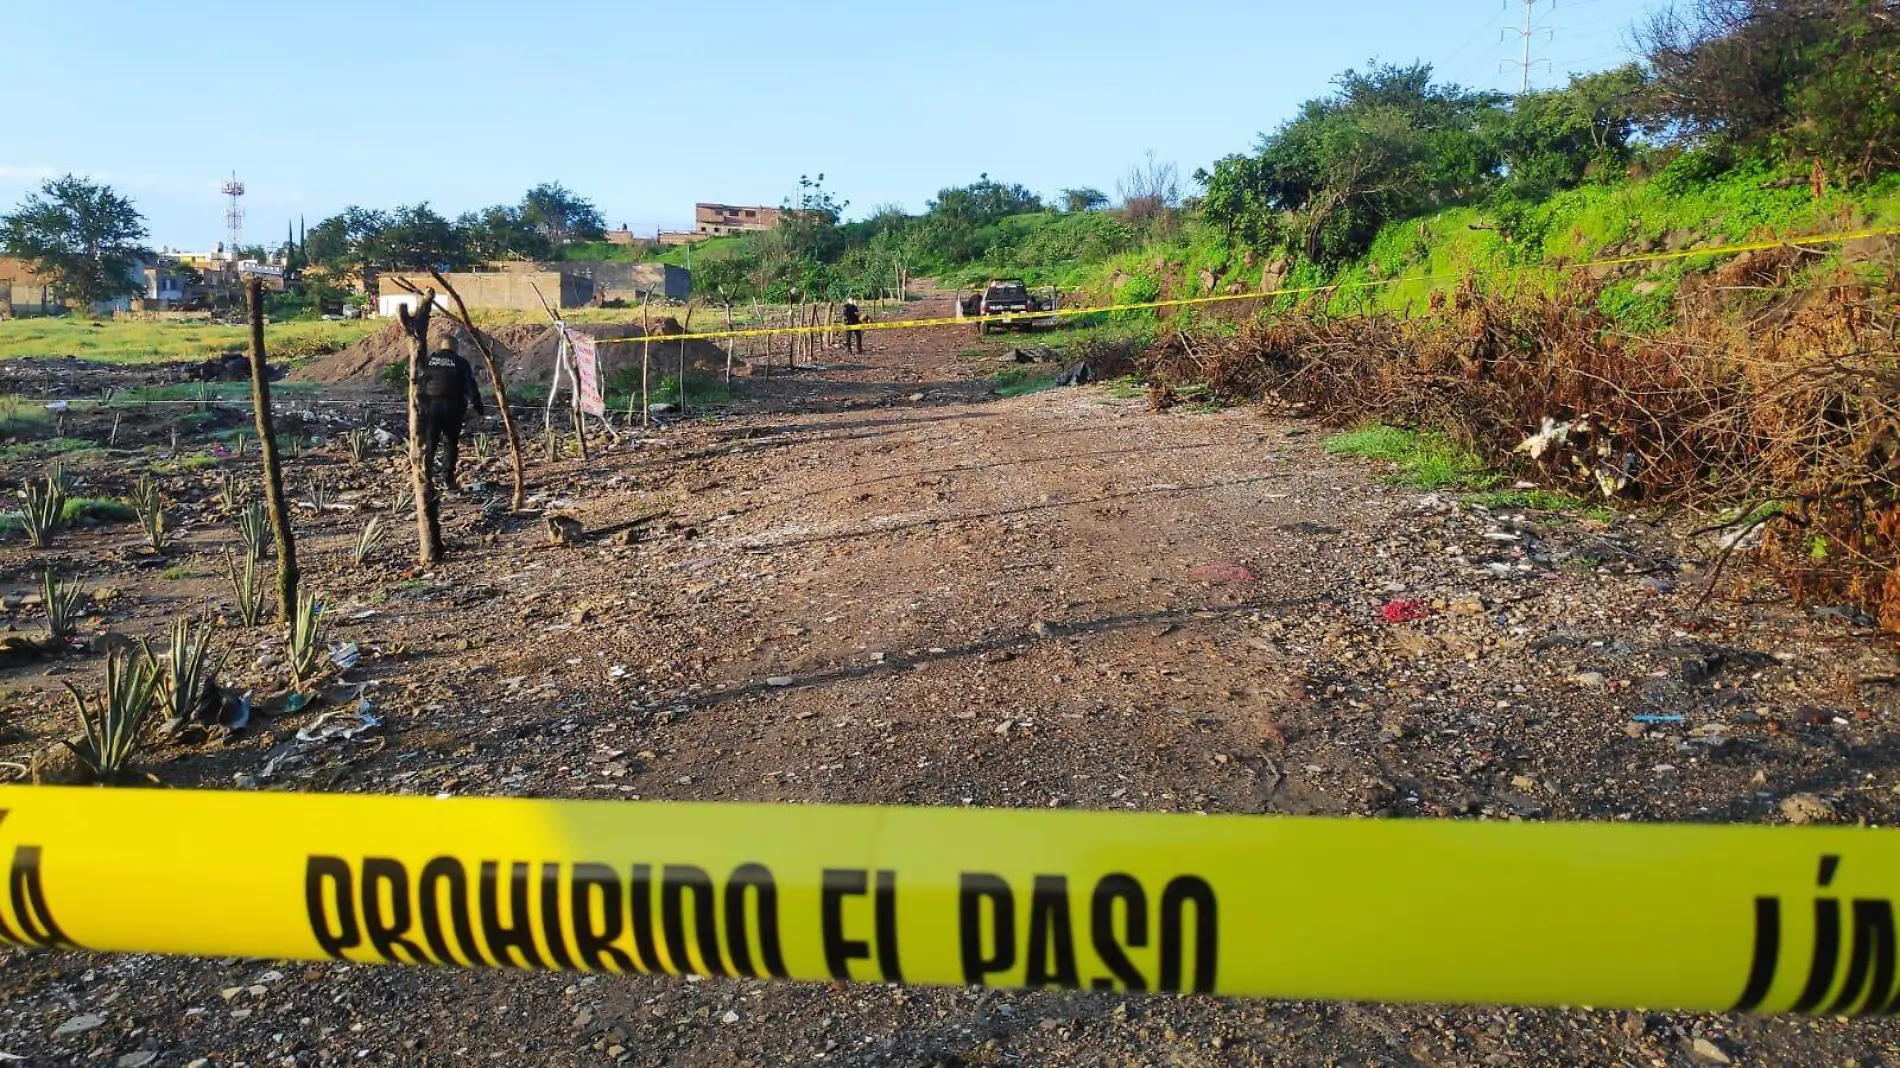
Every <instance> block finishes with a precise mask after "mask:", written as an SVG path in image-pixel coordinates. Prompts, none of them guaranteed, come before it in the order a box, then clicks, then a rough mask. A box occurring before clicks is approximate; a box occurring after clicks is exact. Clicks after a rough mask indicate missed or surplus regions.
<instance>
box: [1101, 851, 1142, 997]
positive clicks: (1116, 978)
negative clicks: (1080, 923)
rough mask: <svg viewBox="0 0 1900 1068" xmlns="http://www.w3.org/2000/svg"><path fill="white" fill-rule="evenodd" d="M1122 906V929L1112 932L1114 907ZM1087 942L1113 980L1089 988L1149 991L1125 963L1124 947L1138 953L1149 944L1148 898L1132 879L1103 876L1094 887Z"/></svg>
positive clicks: (1138, 973) (1132, 966)
mask: <svg viewBox="0 0 1900 1068" xmlns="http://www.w3.org/2000/svg"><path fill="white" fill-rule="evenodd" d="M1116 902H1120V903H1121V907H1122V916H1123V920H1122V927H1121V930H1120V931H1117V930H1116V928H1115V904H1116ZM1089 942H1090V944H1091V945H1093V946H1094V947H1095V955H1096V956H1097V957H1099V958H1101V961H1102V964H1103V965H1104V966H1106V967H1107V968H1108V970H1109V974H1110V975H1111V976H1113V978H1109V979H1096V980H1095V981H1094V982H1092V983H1090V984H1089V985H1090V986H1091V987H1093V988H1095V989H1096V990H1114V989H1116V984H1117V983H1120V984H1121V989H1123V990H1133V991H1140V990H1146V989H1148V981H1147V979H1146V978H1145V977H1143V976H1142V974H1141V969H1139V968H1137V967H1135V964H1134V962H1133V961H1131V960H1129V959H1128V954H1127V953H1126V952H1125V951H1124V949H1123V947H1124V946H1129V947H1133V948H1135V949H1141V948H1143V947H1145V946H1146V945H1147V944H1148V895H1147V894H1146V893H1145V892H1143V890H1142V888H1141V883H1139V882H1137V881H1136V880H1135V878H1134V877H1133V876H1131V875H1122V874H1115V875H1106V876H1103V877H1102V881H1101V882H1099V883H1096V884H1095V894H1094V897H1093V900H1091V901H1090V903H1089Z"/></svg>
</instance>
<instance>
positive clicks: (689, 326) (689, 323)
mask: <svg viewBox="0 0 1900 1068" xmlns="http://www.w3.org/2000/svg"><path fill="white" fill-rule="evenodd" d="M692 332H693V302H692V301H690V300H689V301H687V302H686V321H685V322H683V323H681V324H680V333H682V334H690V333H692ZM685 417H686V339H685V338H681V339H680V418H682V419H683V418H685Z"/></svg>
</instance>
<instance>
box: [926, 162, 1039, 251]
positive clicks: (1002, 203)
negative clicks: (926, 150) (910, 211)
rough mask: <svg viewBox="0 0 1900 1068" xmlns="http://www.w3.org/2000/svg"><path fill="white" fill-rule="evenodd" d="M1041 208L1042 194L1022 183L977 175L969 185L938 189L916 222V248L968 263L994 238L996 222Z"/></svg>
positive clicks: (995, 235)
mask: <svg viewBox="0 0 1900 1068" xmlns="http://www.w3.org/2000/svg"><path fill="white" fill-rule="evenodd" d="M1041 210H1042V200H1041V198H1039V197H1037V196H1036V194H1034V193H1032V192H1030V191H1029V190H1028V189H1026V188H1024V187H1023V186H1021V185H1016V184H1009V185H1005V184H1003V183H1002V182H997V181H994V180H992V179H991V178H990V176H989V175H987V174H984V175H980V176H978V178H977V180H976V181H974V182H972V183H970V184H969V185H966V186H958V187H955V188H951V189H943V190H940V191H939V192H938V193H937V199H935V200H933V201H931V202H930V208H929V210H928V211H927V212H925V214H924V217H923V218H922V219H921V220H919V222H918V223H917V239H918V248H919V251H920V252H922V253H924V255H926V256H929V257H931V258H933V259H936V260H938V261H939V262H942V263H946V264H949V263H970V262H972V261H974V260H976V259H977V258H978V257H979V256H982V255H983V254H984V252H985V251H986V250H988V248H989V246H990V245H991V244H992V243H993V242H994V240H995V239H996V237H997V236H998V235H997V234H996V232H995V231H994V229H993V227H994V226H995V225H996V224H997V223H999V222H1001V221H1002V220H1004V219H1006V218H1008V217H1010V216H1011V215H1023V214H1028V213H1031V212H1038V211H1041Z"/></svg>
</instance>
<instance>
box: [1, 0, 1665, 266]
mask: <svg viewBox="0 0 1900 1068" xmlns="http://www.w3.org/2000/svg"><path fill="white" fill-rule="evenodd" d="M1655 2H1656V0H1558V2H1557V3H1555V4H1552V3H1550V2H1549V0H1543V2H1540V3H1539V4H1538V5H1537V7H1536V12H1535V20H1536V25H1537V26H1538V27H1539V31H1538V33H1537V35H1536V37H1535V40H1534V50H1535V54H1536V55H1537V56H1538V57H1539V58H1540V59H1547V60H1549V61H1550V62H1549V63H1548V64H1540V65H1539V66H1538V67H1537V69H1536V70H1535V71H1534V73H1533V81H1534V82H1535V83H1536V84H1540V85H1546V84H1551V83H1552V82H1553V81H1560V80H1562V78H1563V77H1564V76H1565V75H1566V74H1567V73H1568V72H1570V71H1577V70H1593V69H1598V68H1601V67H1605V66H1612V65H1614V64H1616V63H1618V62H1621V61H1622V60H1623V59H1625V58H1627V56H1628V53H1627V47H1626V41H1627V32H1626V31H1627V27H1628V26H1629V25H1630V23H1631V22H1632V21H1633V20H1634V19H1635V18H1636V17H1637V16H1638V15H1639V14H1640V13H1641V12H1642V11H1643V10H1644V9H1645V8H1648V7H1652V6H1654V4H1655ZM159 11H167V12H170V14H169V15H168V16H167V17H163V18H155V17H153V15H154V13H155V12H159ZM557 11H558V12H560V15H559V16H558V17H557V15H556V14H555V12H557ZM1522 18H1523V8H1522V4H1521V2H1509V3H1507V2H1506V0H1439V2H1433V3H1421V2H1415V0H1329V2H1317V3H1316V2H1312V0H1301V2H1298V3H1290V2H1286V0H1252V2H1244V0H1230V2H1228V3H1217V2H1203V0H1171V2H1161V3H1155V2H1147V3H1139V2H1129V0H1099V2H1093V3H1062V4H1056V3H1037V2H1035V0H1024V2H1023V3H1020V4H1016V5H1010V4H1006V3H1005V4H998V3H994V2H977V3H966V4H950V5H927V6H926V5H915V4H908V3H904V2H902V0H895V2H893V0H883V2H879V3H868V2H855V0H853V2H807V3H786V2H780V3H769V2H763V0H676V2H674V3H669V4H657V3H645V2H631V0H622V2H609V0H568V2H566V3H562V4H558V5H552V4H550V5H542V4H530V3H523V2H521V0H512V2H498V0H464V2H461V3H444V2H437V0H417V2H414V3H408V4H396V5H391V4H389V3H387V2H377V3H367V2H359V0H332V2H329V3H321V4H275V3H267V4H251V5H224V4H206V5H187V7H185V8H176V7H173V8H164V7H162V6H161V7H153V6H152V5H151V4H149V3H138V4H132V3H119V2H117V0H114V2H111V3H96V2H95V3H66V4H48V3H42V2H37V0H0V25H4V26H6V27H7V34H6V37H5V38H4V39H0V100H9V101H13V102H14V104H15V107H14V108H12V109H11V110H10V114H9V117H8V119H7V121H6V123H5V126H4V132H0V209H7V208H10V207H11V206H12V205H14V204H16V203H18V202H19V200H20V198H21V197H22V196H23V195H25V194H26V193H27V192H28V191H29V190H30V189H31V188H32V187H33V186H34V185H36V184H37V182H38V181H39V180H40V179H42V178H44V177H47V176H50V175H56V174H61V173H65V172H67V171H72V172H75V173H79V174H89V175H92V176H94V177H95V178H98V179H100V180H103V181H108V182H110V183H112V184H113V185H114V186H115V187H117V188H118V189H119V190H120V191H121V192H124V193H126V194H128V195H129V196H131V197H132V198H133V199H134V200H135V201H136V202H137V203H138V206H139V208H140V210H142V211H143V212H145V214H146V216H147V219H148V221H149V224H150V226H151V230H152V242H153V243H154V244H157V245H170V246H175V247H192V248H197V247H209V246H210V245H211V244H212V243H214V242H215V241H217V240H218V239H219V238H220V237H221V236H222V234H223V221H222V201H221V199H220V198H219V196H218V185H219V183H220V182H221V181H223V179H224V178H225V177H226V176H227V175H228V174H229V173H230V172H232V171H233V170H235V171H236V172H237V173H238V176H239V177H240V178H242V179H243V180H244V182H245V183H246V184H247V186H248V187H249V194H248V195H247V197H246V207H247V209H248V214H249V223H248V226H247V229H246V236H247V239H250V240H258V241H264V240H267V239H268V240H273V241H274V240H276V239H278V238H279V237H280V235H282V234H283V233H284V225H285V221H286V220H287V219H294V218H296V217H297V216H299V215H301V216H304V217H305V218H307V220H308V221H309V222H310V223H312V224H314V223H315V222H316V221H317V220H318V219H321V218H323V217H324V216H326V215H328V214H331V213H333V212H335V211H336V210H337V209H339V208H341V207H343V206H344V205H346V204H352V203H354V204H363V205H366V206H371V207H391V206H394V205H396V204H402V203H413V202H416V201H423V200H426V201H429V202H430V203H431V204H433V205H434V206H435V207H436V208H437V209H438V210H440V211H442V212H444V213H445V214H448V215H451V216H453V215H454V214H456V213H458V212H461V211H464V210H467V209H471V208H476V207H481V206H484V205H487V204H493V203H501V202H512V201H515V200H518V199H519V198H520V195H521V193H522V191H523V190H525V189H526V188H528V187H529V186H531V185H533V184H535V183H538V182H543V181H560V182H562V183H563V184H565V185H567V186H568V187H570V188H572V189H574V190H576V191H578V192H580V193H582V194H583V195H585V196H587V197H589V198H591V199H592V200H593V201H594V202H595V203H596V204H598V205H599V206H600V208H601V210H602V212H603V213H604V214H605V215H606V217H607V220H608V222H609V224H610V225H615V224H619V223H622V222H625V223H628V224H630V225H632V226H633V227H634V229H636V230H640V231H651V230H653V229H654V228H656V227H659V226H668V227H674V226H681V225H685V224H686V223H687V222H688V220H690V218H691V216H692V204H693V202H694V201H696V200H718V201H726V202H730V203H748V204H750V203H762V204H777V203H779V202H780V201H782V200H783V199H784V198H785V197H786V196H787V195H788V194H789V193H790V192H791V191H792V190H793V189H794V188H795V187H796V186H797V182H798V177H799V175H800V174H815V173H818V172H823V173H824V174H825V175H826V183H827V185H828V186H830V187H831V188H832V189H833V190H834V191H835V192H836V193H837V194H838V195H840V196H841V197H843V198H845V199H847V200H849V201H850V203H851V214H854V215H856V214H862V213H864V212H867V211H869V210H870V209H871V208H872V207H874V206H876V205H878V204H882V203H886V202H895V203H898V204H902V205H904V206H906V207H907V208H910V209H911V210H919V209H921V208H922V207H923V205H924V202H925V201H926V200H927V199H929V198H930V196H931V195H932V194H934V193H935V192H936V190H937V189H939V188H940V187H942V186H944V185H949V184H961V183H963V182H967V181H971V180H974V179H975V178H976V177H977V176H978V175H979V174H981V173H985V172H987V173H988V174H989V175H990V176H991V177H994V178H997V179H1000V180H1006V181H1013V182H1021V183H1023V184H1025V185H1027V186H1029V187H1031V188H1032V189H1036V190H1038V191H1043V192H1053V191H1055V190H1057V189H1060V188H1062V187H1064V186H1072V185H1093V186H1096V187H1099V188H1101V189H1104V190H1105V191H1108V192H1110V193H1111V194H1112V193H1113V191H1114V186H1115V179H1116V177H1117V175H1119V174H1121V173H1122V172H1124V171H1125V170H1126V169H1127V167H1128V165H1129V164H1131V163H1133V162H1134V161H1136V160H1137V159H1139V158H1140V157H1141V155H1142V153H1143V152H1144V151H1145V150H1149V149H1152V150H1154V152H1155V153H1156V154H1157V157H1158V158H1159V159H1161V160H1172V161H1175V162H1177V163H1178V165H1179V166H1180V169H1181V174H1182V176H1183V178H1184V179H1185V178H1186V176H1187V175H1189V174H1192V173H1193V171H1194V169H1195V168H1196V167H1199V166H1202V165H1205V164H1206V163H1208V162H1209V161H1211V160H1213V159H1216V158H1218V157H1219V156H1222V155H1225V154H1227V153H1230V152H1235V151H1242V150H1245V149H1247V148H1248V147H1249V146H1251V145H1252V143H1253V142H1254V139H1255V137H1256V136H1257V135H1258V134H1259V133H1260V132H1262V131H1264V130H1268V129H1271V128H1272V127H1273V126H1274V125H1275V124H1277V123H1278V122H1279V121H1281V120H1282V119H1284V118H1285V117H1287V116H1288V115H1289V114H1291V112H1292V111H1293V109H1294V108H1295V107H1296V106H1297V105H1298V104H1299V102H1300V101H1301V100H1303V99H1306V98H1308V97H1311V96H1314V95H1317V94H1319V93H1320V92H1322V91H1324V90H1325V88H1326V87H1327V82H1328V80H1329V79H1330V78H1331V77H1332V76H1333V75H1334V74H1336V73H1337V72H1338V71H1340V70H1341V69H1344V68H1346V67H1351V66H1361V65H1363V64H1364V63H1365V62H1366V61H1367V60H1368V59H1371V58H1377V59H1380V60H1384V61H1391V62H1404V61H1410V60H1413V59H1425V60H1429V61H1431V62H1432V63H1433V64H1434V65H1436V66H1437V68H1438V70H1439V73H1440V75H1441V76H1444V77H1449V78H1452V79H1454V80H1458V81H1461V82H1464V83H1466V84H1470V85H1476V86H1482V87H1490V88H1498V89H1515V88H1516V86H1517V84H1518V79H1519V74H1518V69H1517V68H1516V67H1515V66H1508V67H1507V66H1506V64H1509V63H1514V62H1515V61H1516V60H1517V59H1518V58H1519V57H1520V55H1521V52H1522V46H1521V43H1519V39H1518V38H1517V37H1516V36H1515V34H1513V36H1512V37H1511V38H1510V39H1509V40H1503V39H1501V32H1502V31H1504V30H1507V29H1511V30H1514V29H1515V28H1516V27H1517V26H1519V25H1520V24H1521V21H1522ZM35 102H37V103H35ZM30 115H33V116H36V117H32V118H29V116H30Z"/></svg>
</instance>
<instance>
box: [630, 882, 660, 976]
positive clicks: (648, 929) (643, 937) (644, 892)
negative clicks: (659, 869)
mask: <svg viewBox="0 0 1900 1068" xmlns="http://www.w3.org/2000/svg"><path fill="white" fill-rule="evenodd" d="M627 912H628V913H629V914H630V915H631V916H632V918H633V950H634V954H635V955H636V956H638V957H639V959H640V970H641V971H646V972H654V973H660V974H664V973H665V971H666V963H665V962H664V961H662V960H661V959H660V947H659V946H658V945H657V944H655V943H654V941H653V865H651V864H635V865H634V866H633V880H632V882H630V883H629V884H628V886H627Z"/></svg>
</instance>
